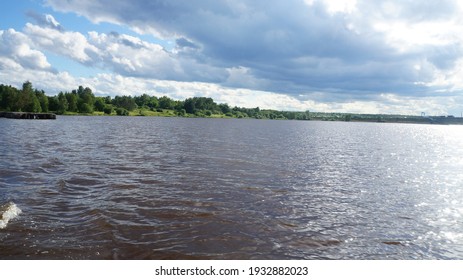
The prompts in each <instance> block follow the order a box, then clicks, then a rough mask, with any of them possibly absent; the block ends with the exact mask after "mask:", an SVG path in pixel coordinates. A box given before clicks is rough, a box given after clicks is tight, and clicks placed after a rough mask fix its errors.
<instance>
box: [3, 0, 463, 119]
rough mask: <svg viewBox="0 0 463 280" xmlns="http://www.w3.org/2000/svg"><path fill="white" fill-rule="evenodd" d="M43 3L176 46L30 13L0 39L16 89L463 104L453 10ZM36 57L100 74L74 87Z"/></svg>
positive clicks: (335, 103) (347, 105) (407, 108)
mask: <svg viewBox="0 0 463 280" xmlns="http://www.w3.org/2000/svg"><path fill="white" fill-rule="evenodd" d="M46 3H47V5H48V6H49V7H52V8H53V9H54V10H55V11H58V12H72V13H76V14H78V15H81V16H84V17H86V18H87V19H89V20H90V21H92V22H94V23H100V22H109V23H114V24H119V25H124V26H126V27H129V28H131V29H132V30H134V31H136V32H138V33H143V34H151V35H154V36H155V37H157V38H158V39H161V40H169V41H171V42H173V43H174V44H175V45H174V48H173V49H171V50H166V49H165V48H163V47H162V46H161V45H159V44H156V43H151V42H147V41H145V40H142V39H140V38H139V37H137V36H129V35H127V34H119V33H116V32H111V33H107V34H106V33H98V32H95V31H92V30H88V32H86V33H81V32H76V31H72V30H65V28H64V27H63V26H62V25H61V24H60V23H59V22H58V21H57V20H56V19H55V18H54V17H53V16H52V15H50V14H45V15H38V14H35V13H29V17H31V18H32V19H34V20H35V24H32V23H28V24H26V26H25V27H24V29H23V30H22V32H18V31H14V30H4V31H0V32H1V33H0V58H1V59H0V68H2V69H9V71H12V72H15V73H20V71H23V72H24V74H23V75H20V76H21V77H25V76H27V75H28V74H26V73H30V72H29V70H31V69H35V70H42V72H44V73H43V74H41V75H43V77H41V79H43V80H44V81H49V84H47V87H48V88H53V87H51V84H52V83H53V82H52V80H53V78H59V79H65V78H66V79H67V80H66V81H68V82H69V83H79V82H86V83H88V84H87V86H91V85H92V84H94V85H95V89H97V90H99V91H100V92H101V93H102V94H103V93H104V94H110V93H111V94H120V93H121V92H120V91H121V89H122V90H123V89H124V88H131V87H133V88H135V89H136V90H135V91H136V92H139V93H141V92H150V93H152V94H162V93H164V94H165V93H166V91H168V92H170V94H171V95H172V97H178V98H183V97H189V96H192V95H210V96H211V97H214V99H217V100H218V101H219V102H228V103H230V104H233V105H238V106H248V107H253V106H254V105H256V104H257V105H258V106H261V107H263V108H265V107H271V108H278V109H290V108H292V109H300V110H306V109H310V110H320V111H343V110H345V111H358V110H364V111H369V112H384V111H387V112H395V113H397V112H407V113H416V112H421V111H425V110H424V109H420V108H427V110H426V111H429V112H431V111H435V112H444V111H445V108H451V109H452V110H457V108H456V107H455V106H456V105H452V104H453V103H452V102H461V101H462V98H461V95H462V91H463V83H462V82H461V78H460V77H461V74H462V73H461V69H462V67H463V66H462V65H463V62H462V61H463V38H462V37H461V35H460V34H462V33H463V22H462V21H461V19H460V18H461V17H460V15H461V13H462V11H463V8H462V7H463V5H462V4H459V2H458V1H452V0H444V1H437V0H431V1H426V3H423V2H422V1H400V0H388V1H380V2H378V1H367V0H346V1H331V0H288V1H277V0H275V1H245V0H234V1H226V0H224V1H212V0H199V1H180V0H171V1H148V0H134V1H110V0H68V1H58V0H47V1H46ZM46 52H49V53H53V54H57V55H61V56H63V57H66V58H69V59H72V60H74V61H76V62H79V63H81V64H83V65H85V66H88V67H92V68H101V69H105V70H110V71H111V73H110V74H101V75H97V76H95V77H93V78H88V79H83V78H78V77H69V74H64V73H66V72H59V73H58V72H56V71H55V72H52V68H51V65H50V63H49V62H48V61H47V58H46V56H45V53H46ZM47 71H48V72H49V73H45V72H47ZM0 75H6V74H4V73H2V74H0ZM60 75H61V76H60ZM21 80H22V81H24V79H23V78H21ZM34 80H35V79H34ZM44 83H46V82H44ZM124 85H125V86H124ZM73 87H75V85H73V86H71V88H73ZM116 89H118V90H119V91H118V92H115V91H116ZM166 89H168V90H166ZM127 93H130V92H127ZM253 104H254V105H253ZM414 110H416V111H414ZM449 110H450V109H449Z"/></svg>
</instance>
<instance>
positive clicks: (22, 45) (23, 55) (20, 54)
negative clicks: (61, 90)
mask: <svg viewBox="0 0 463 280" xmlns="http://www.w3.org/2000/svg"><path fill="white" fill-rule="evenodd" d="M0 58H1V60H4V61H5V62H4V63H2V65H3V67H7V66H10V67H14V68H17V67H18V65H21V66H22V67H24V68H30V69H34V70H42V71H51V70H52V69H51V65H50V63H49V62H48V61H47V58H46V57H45V55H44V54H43V53H42V52H40V51H38V50H36V49H33V48H31V46H30V40H29V38H28V37H27V36H25V35H24V34H22V33H20V32H17V31H15V30H13V29H8V30H0Z"/></svg>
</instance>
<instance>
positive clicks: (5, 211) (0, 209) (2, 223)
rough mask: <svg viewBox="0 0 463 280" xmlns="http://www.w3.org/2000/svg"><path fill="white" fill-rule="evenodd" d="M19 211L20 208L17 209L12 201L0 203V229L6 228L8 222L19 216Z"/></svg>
mask: <svg viewBox="0 0 463 280" xmlns="http://www.w3.org/2000/svg"><path fill="white" fill-rule="evenodd" d="M21 212H22V211H21V209H19V207H18V206H16V204H14V203H13V202H8V203H7V204H4V205H0V229H4V228H6V226H7V225H8V222H9V221H10V220H12V219H14V218H16V217H17V216H19V214H21Z"/></svg>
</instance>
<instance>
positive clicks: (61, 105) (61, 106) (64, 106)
mask: <svg viewBox="0 0 463 280" xmlns="http://www.w3.org/2000/svg"><path fill="white" fill-rule="evenodd" d="M68 106H69V104H68V100H67V98H66V96H65V95H64V93H63V92H60V93H59V94H58V110H56V112H57V113H58V114H64V113H65V112H66V111H67V110H68Z"/></svg>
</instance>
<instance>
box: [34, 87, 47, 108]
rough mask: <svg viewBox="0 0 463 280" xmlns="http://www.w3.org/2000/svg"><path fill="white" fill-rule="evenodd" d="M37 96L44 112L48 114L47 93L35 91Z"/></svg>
mask: <svg viewBox="0 0 463 280" xmlns="http://www.w3.org/2000/svg"><path fill="white" fill-rule="evenodd" d="M35 96H36V97H37V100H38V101H39V103H40V107H41V109H42V112H45V113H46V112H48V96H46V95H45V92H44V91H43V90H40V91H39V90H35Z"/></svg>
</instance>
